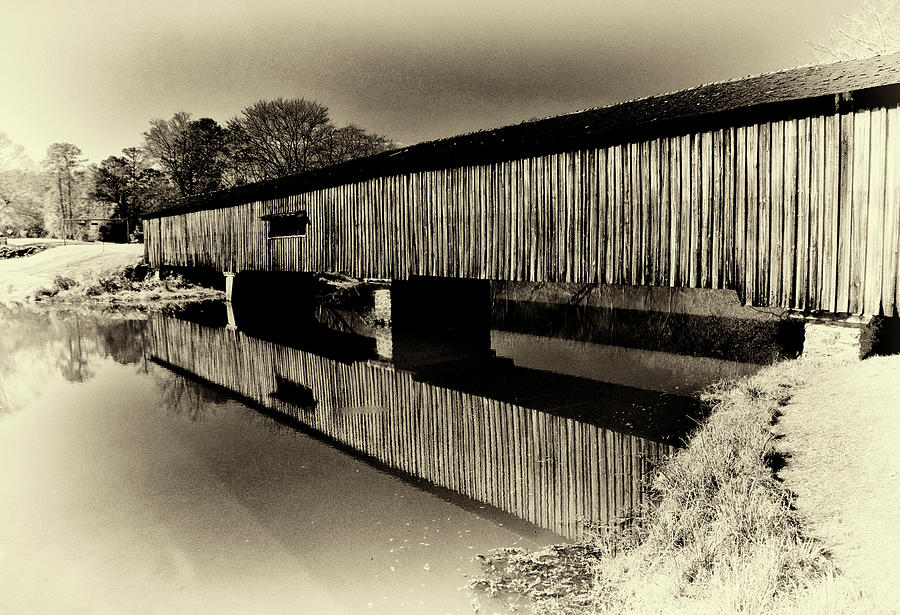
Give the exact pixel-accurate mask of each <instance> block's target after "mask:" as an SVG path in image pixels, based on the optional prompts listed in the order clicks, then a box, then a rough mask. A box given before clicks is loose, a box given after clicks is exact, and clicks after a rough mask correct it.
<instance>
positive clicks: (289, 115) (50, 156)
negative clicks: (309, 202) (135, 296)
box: [0, 98, 394, 240]
mask: <svg viewBox="0 0 900 615" xmlns="http://www.w3.org/2000/svg"><path fill="white" fill-rule="evenodd" d="M143 137H144V139H143V142H142V143H141V144H140V145H139V146H137V147H128V148H125V149H123V150H122V152H121V155H113V156H109V157H107V158H106V159H104V160H103V161H102V162H100V163H99V164H96V165H95V164H90V165H89V164H87V162H86V160H85V158H84V155H83V154H82V152H81V150H80V149H79V148H78V147H77V146H76V145H73V144H71V143H54V144H52V145H50V146H49V147H48V148H47V152H46V156H45V158H44V159H43V161H42V162H41V164H40V166H39V167H37V166H35V165H34V164H33V163H31V161H30V160H29V159H28V158H27V156H25V155H24V152H23V149H22V147H21V146H18V145H16V144H15V143H13V142H12V141H11V140H10V139H9V138H8V137H7V136H6V135H5V134H3V133H0V235H28V236H43V235H48V234H49V235H54V236H56V237H69V238H86V236H87V235H88V234H89V229H90V227H91V225H92V221H93V226H94V227H95V229H102V231H103V232H102V236H101V237H100V238H103V239H120V240H124V239H127V236H128V235H135V236H136V237H137V238H139V237H140V220H141V217H142V216H143V215H144V214H146V213H149V212H152V211H155V210H157V209H160V208H162V207H165V206H166V205H167V204H169V203H172V202H173V201H175V200H177V199H179V198H184V197H189V196H193V195H197V194H201V193H204V192H209V191H214V190H222V189H226V188H231V187H234V186H239V185H243V184H247V183H252V182H257V181H263V180H266V179H273V178H276V177H283V176H285V175H293V174H296V173H302V172H304V171H310V170H314V169H318V168H322V167H326V166H330V165H334V164H339V163H341V162H346V161H348V160H352V159H354V158H359V157H363V156H369V155H372V154H376V153H379V152H382V151H384V150H387V149H391V148H392V147H394V144H393V142H392V141H391V140H390V139H388V138H387V137H384V136H382V135H378V134H375V133H372V132H369V131H367V130H365V129H363V128H360V127H358V126H355V125H353V124H349V125H347V126H342V127H339V126H337V125H336V124H335V123H334V122H333V121H332V120H331V117H330V115H329V113H328V109H327V107H325V106H324V105H321V104H319V103H317V102H315V101H311V100H306V99H304V98H295V99H282V98H277V99H275V100H261V101H258V102H256V103H254V104H253V105H251V106H249V107H245V108H244V109H243V110H242V111H241V112H240V113H239V114H238V115H236V116H235V117H233V118H231V119H230V120H229V121H228V122H227V123H226V124H225V125H224V126H223V125H220V124H219V123H218V122H216V121H215V120H213V119H211V118H208V117H203V118H198V119H193V118H192V116H191V114H190V113H187V112H183V111H182V112H178V113H175V114H174V115H173V116H172V118H171V119H168V120H165V119H153V120H150V125H149V128H148V129H147V130H146V131H145V132H144V133H143ZM97 221H99V223H98V222H97ZM98 232H99V230H95V231H94V233H95V234H97V233H98ZM94 238H96V237H94Z"/></svg>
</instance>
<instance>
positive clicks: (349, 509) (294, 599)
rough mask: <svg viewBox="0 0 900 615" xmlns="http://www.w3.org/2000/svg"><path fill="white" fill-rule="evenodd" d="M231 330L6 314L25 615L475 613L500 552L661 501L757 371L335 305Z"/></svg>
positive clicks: (20, 608)
mask: <svg viewBox="0 0 900 615" xmlns="http://www.w3.org/2000/svg"><path fill="white" fill-rule="evenodd" d="M233 320H234V319H232V322H233ZM227 323H228V318H227V317H226V311H225V308H224V307H223V306H210V307H206V308H203V309H198V310H194V311H193V312H192V313H187V314H184V315H181V316H179V317H175V316H155V317H153V318H151V319H150V320H147V321H143V320H127V319H121V318H111V317H105V316H100V315H85V314H83V313H82V314H74V313H64V312H56V313H50V312H44V311H37V310H31V309H21V310H17V311H13V310H6V311H3V312H0V467H2V468H3V471H2V475H0V612H3V613H6V612H10V613H51V612H52V613H57V612H60V613H68V612H84V613H122V612H129V613H173V612H191V613H273V612H278V613H280V612H292V613H344V612H346V613H359V612H370V611H371V612H382V613H465V612H471V607H470V601H469V596H468V595H467V593H466V592H465V591H461V590H460V589H459V588H460V587H462V586H463V585H465V583H466V582H467V578H468V577H467V575H472V574H475V573H477V565H476V564H475V563H473V562H472V561H471V558H472V557H473V556H474V555H475V554H476V553H479V552H484V551H487V550H489V549H492V548H495V547H504V546H524V547H528V548H533V547H538V546H540V545H543V544H548V543H551V542H557V541H561V540H564V539H574V538H577V537H578V536H580V535H581V533H582V521H583V520H587V521H592V522H595V523H601V524H614V523H616V521H617V520H618V519H620V518H622V517H625V516H627V515H629V514H630V512H631V511H632V510H634V509H635V508H636V507H639V506H641V505H644V504H646V503H647V494H646V492H645V490H644V489H643V488H642V484H644V482H645V481H646V479H647V478H648V477H649V475H650V473H651V472H652V468H653V466H654V464H656V463H658V462H659V460H660V459H661V458H662V457H663V456H665V455H667V454H669V453H671V452H672V451H673V450H674V447H675V446H677V445H678V444H679V442H680V441H681V438H682V437H683V436H684V434H685V433H686V432H687V431H688V430H689V429H690V426H691V425H692V424H694V423H693V421H694V420H695V419H696V418H697V417H698V416H699V415H700V412H701V411H700V408H699V404H698V403H697V402H696V400H695V399H694V398H693V397H692V394H693V393H694V392H695V391H696V390H697V389H698V388H699V387H701V386H703V385H705V384H707V383H708V382H710V381H712V380H716V379H718V378H720V377H723V376H724V377H728V376H735V375H740V374H743V373H748V372H750V371H753V370H755V369H756V366H753V365H749V364H744V363H739V362H735V361H729V360H727V359H722V358H710V357H702V356H687V355H675V354H672V353H666V352H661V351H658V350H646V349H644V350H637V349H629V348H625V347H620V346H612V345H603V344H598V343H593V342H585V341H578V340H573V339H564V338H553V337H549V336H547V335H534V334H530V333H528V332H525V331H523V330H522V327H517V330H514V331H512V330H502V329H493V330H483V331H472V332H466V333H465V334H460V333H459V332H455V333H454V335H452V336H428V335H424V336H422V335H409V334H404V335H399V334H397V333H394V334H393V335H392V334H391V331H390V330H389V329H383V328H378V327H368V328H367V327H366V326H364V325H359V323H358V322H356V321H354V316H353V315H352V314H346V313H340V312H335V311H331V310H325V309H319V310H318V311H317V312H316V313H315V314H314V315H309V316H308V317H307V316H304V317H303V318H298V319H297V320H295V321H293V322H289V323H284V322H281V323H272V322H266V321H264V320H263V321H260V320H254V319H252V318H249V317H245V318H243V319H241V318H238V319H237V323H238V325H239V326H238V327H237V328H235V327H234V326H228V324H227Z"/></svg>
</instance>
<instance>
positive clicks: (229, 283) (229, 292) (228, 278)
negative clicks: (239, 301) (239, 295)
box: [225, 271, 234, 303]
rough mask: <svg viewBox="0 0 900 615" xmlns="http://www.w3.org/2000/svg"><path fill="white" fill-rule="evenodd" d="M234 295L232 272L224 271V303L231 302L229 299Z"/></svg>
mask: <svg viewBox="0 0 900 615" xmlns="http://www.w3.org/2000/svg"><path fill="white" fill-rule="evenodd" d="M233 295H234V272H233V271H226V272H225V301H228V302H229V303H230V302H231V298H232V296H233Z"/></svg>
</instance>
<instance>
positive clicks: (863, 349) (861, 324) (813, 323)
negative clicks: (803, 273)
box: [798, 315, 900, 362]
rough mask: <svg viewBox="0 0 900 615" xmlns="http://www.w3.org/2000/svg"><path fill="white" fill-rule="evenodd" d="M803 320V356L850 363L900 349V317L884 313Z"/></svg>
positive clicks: (805, 317)
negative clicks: (882, 315)
mask: <svg viewBox="0 0 900 615" xmlns="http://www.w3.org/2000/svg"><path fill="white" fill-rule="evenodd" d="M798 318H802V319H803V329H804V341H803V356H806V357H812V358H818V359H828V360H832V361H838V362H851V361H856V360H859V359H864V358H865V357H867V356H869V355H870V354H891V353H896V352H898V351H900V319H898V318H885V317H881V316H866V315H863V316H847V317H844V318H837V317H831V318H828V317H813V316H798Z"/></svg>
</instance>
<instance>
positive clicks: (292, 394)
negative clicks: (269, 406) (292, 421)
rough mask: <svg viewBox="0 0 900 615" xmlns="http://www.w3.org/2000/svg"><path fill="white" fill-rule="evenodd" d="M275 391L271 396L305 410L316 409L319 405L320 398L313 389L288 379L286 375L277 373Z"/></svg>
mask: <svg viewBox="0 0 900 615" xmlns="http://www.w3.org/2000/svg"><path fill="white" fill-rule="evenodd" d="M275 385H276V388H275V392H274V393H270V394H269V396H270V397H273V398H274V399H279V400H281V401H284V402H287V403H289V404H293V405H295V406H299V407H300V408H302V409H304V410H315V409H316V406H318V405H319V400H317V399H316V396H315V395H314V394H313V390H312V389H311V388H309V387H307V386H304V385H302V384H300V383H297V382H293V381H291V380H288V379H287V378H285V377H284V376H281V375H279V374H275Z"/></svg>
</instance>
